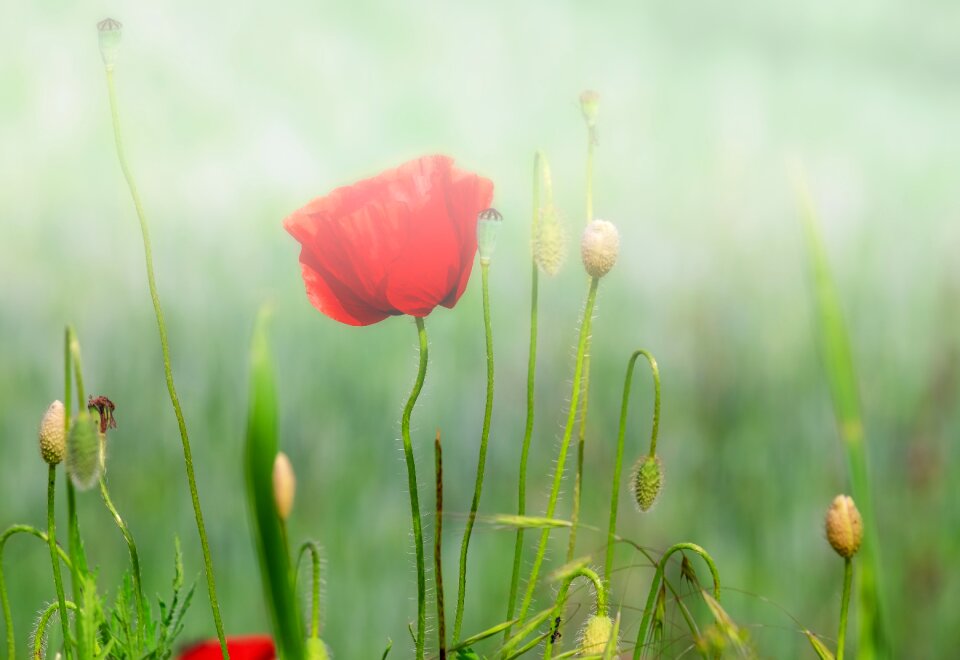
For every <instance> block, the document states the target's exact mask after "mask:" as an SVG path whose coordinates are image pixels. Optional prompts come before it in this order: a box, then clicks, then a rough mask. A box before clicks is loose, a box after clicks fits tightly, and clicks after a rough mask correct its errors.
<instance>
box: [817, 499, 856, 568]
mask: <svg viewBox="0 0 960 660" xmlns="http://www.w3.org/2000/svg"><path fill="white" fill-rule="evenodd" d="M826 529H827V541H829V542H830V545H831V546H832V547H833V549H834V550H836V551H837V554H838V555H840V556H841V557H843V558H844V559H850V558H851V557H853V556H854V555H855V554H857V550H859V549H860V543H862V542H863V518H861V517H860V512H859V511H857V505H856V504H854V503H853V498H851V497H850V496H849V495H837V496H836V497H835V498H834V499H833V502H832V503H831V504H830V508H829V509H828V510H827V520H826Z"/></svg>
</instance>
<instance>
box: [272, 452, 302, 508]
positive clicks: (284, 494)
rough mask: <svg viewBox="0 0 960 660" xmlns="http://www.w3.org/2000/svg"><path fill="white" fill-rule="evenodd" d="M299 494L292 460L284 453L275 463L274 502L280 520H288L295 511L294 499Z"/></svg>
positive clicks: (279, 455)
mask: <svg viewBox="0 0 960 660" xmlns="http://www.w3.org/2000/svg"><path fill="white" fill-rule="evenodd" d="M296 493H297V477H296V475H295V474H294V473H293V465H291V464H290V459H289V458H288V457H287V455H286V454H284V453H283V452H282V451H281V452H278V453H277V457H276V458H275V459H274V461H273V500H274V502H275V503H276V505H277V515H278V516H280V520H286V519H287V518H289V517H290V512H291V511H293V499H294V496H295V495H296Z"/></svg>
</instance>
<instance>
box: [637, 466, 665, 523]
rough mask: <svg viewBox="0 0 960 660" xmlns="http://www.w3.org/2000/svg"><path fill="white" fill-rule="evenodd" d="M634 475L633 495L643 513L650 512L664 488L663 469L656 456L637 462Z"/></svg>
mask: <svg viewBox="0 0 960 660" xmlns="http://www.w3.org/2000/svg"><path fill="white" fill-rule="evenodd" d="M633 469H634V473H633V494H634V496H635V497H636V498H637V506H638V507H640V510H641V511H649V510H650V507H652V506H653V503H654V502H656V500H657V496H658V495H659V494H660V489H661V488H662V487H663V467H662V466H661V464H660V459H659V458H658V457H656V456H647V457H646V458H641V459H640V460H639V461H637V464H636V465H635V466H634V468H633Z"/></svg>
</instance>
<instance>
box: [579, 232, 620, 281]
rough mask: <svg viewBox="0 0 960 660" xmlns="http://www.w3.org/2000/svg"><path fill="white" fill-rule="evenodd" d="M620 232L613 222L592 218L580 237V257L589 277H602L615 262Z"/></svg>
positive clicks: (618, 251)
mask: <svg viewBox="0 0 960 660" xmlns="http://www.w3.org/2000/svg"><path fill="white" fill-rule="evenodd" d="M619 253H620V233H619V232H618V231H617V228H616V227H615V226H614V225H613V223H610V222H607V221H606V220H592V221H591V222H590V224H588V225H587V228H586V229H584V230H583V236H582V237H581V238H580V257H581V258H582V259H583V267H584V268H585V269H586V271H587V274H588V275H590V277H603V276H604V275H606V274H607V273H609V272H610V269H611V268H613V265H614V264H615V263H617V255H618V254H619Z"/></svg>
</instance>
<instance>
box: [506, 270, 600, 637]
mask: <svg viewBox="0 0 960 660" xmlns="http://www.w3.org/2000/svg"><path fill="white" fill-rule="evenodd" d="M599 283H600V280H599V278H596V277H594V278H593V279H591V281H590V290H589V292H588V293H587V303H586V306H585V307H584V310H583V319H582V320H581V321H580V340H579V342H578V344H577V362H576V366H575V367H574V370H573V388H572V391H571V394H570V411H569V412H568V413H567V424H566V426H565V427H564V430H563V440H562V441H561V442H560V454H559V456H558V458H557V465H556V467H555V469H554V473H553V487H552V488H551V489H550V499H549V500H548V502H547V512H546V515H545V517H547V518H552V517H553V514H554V512H555V511H556V508H557V497H558V496H559V495H560V483H561V482H562V481H563V467H564V464H565V462H566V459H567V450H568V449H569V447H570V438H571V436H572V435H573V424H574V421H575V420H576V417H577V402H578V400H579V398H580V377H581V374H582V373H583V355H584V353H585V352H586V348H587V338H588V337H589V336H590V325H591V321H592V320H593V307H594V304H595V303H596V300H597V286H598V285H599ZM549 538H550V528H549V527H546V528H544V529H543V531H541V532H540V543H539V545H538V546H537V555H536V558H535V559H534V560H533V570H532V571H531V572H530V579H529V581H528V582H527V589H526V591H525V593H524V595H523V601H522V602H521V605H520V615H519V617H518V619H519V622H520V623H523V621H524V620H525V618H526V615H527V610H528V609H529V608H530V602H531V601H532V600H533V592H534V590H535V589H536V586H537V576H538V575H539V573H540V566H541V565H542V564H543V557H544V555H545V554H546V552H547V540H548V539H549Z"/></svg>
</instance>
